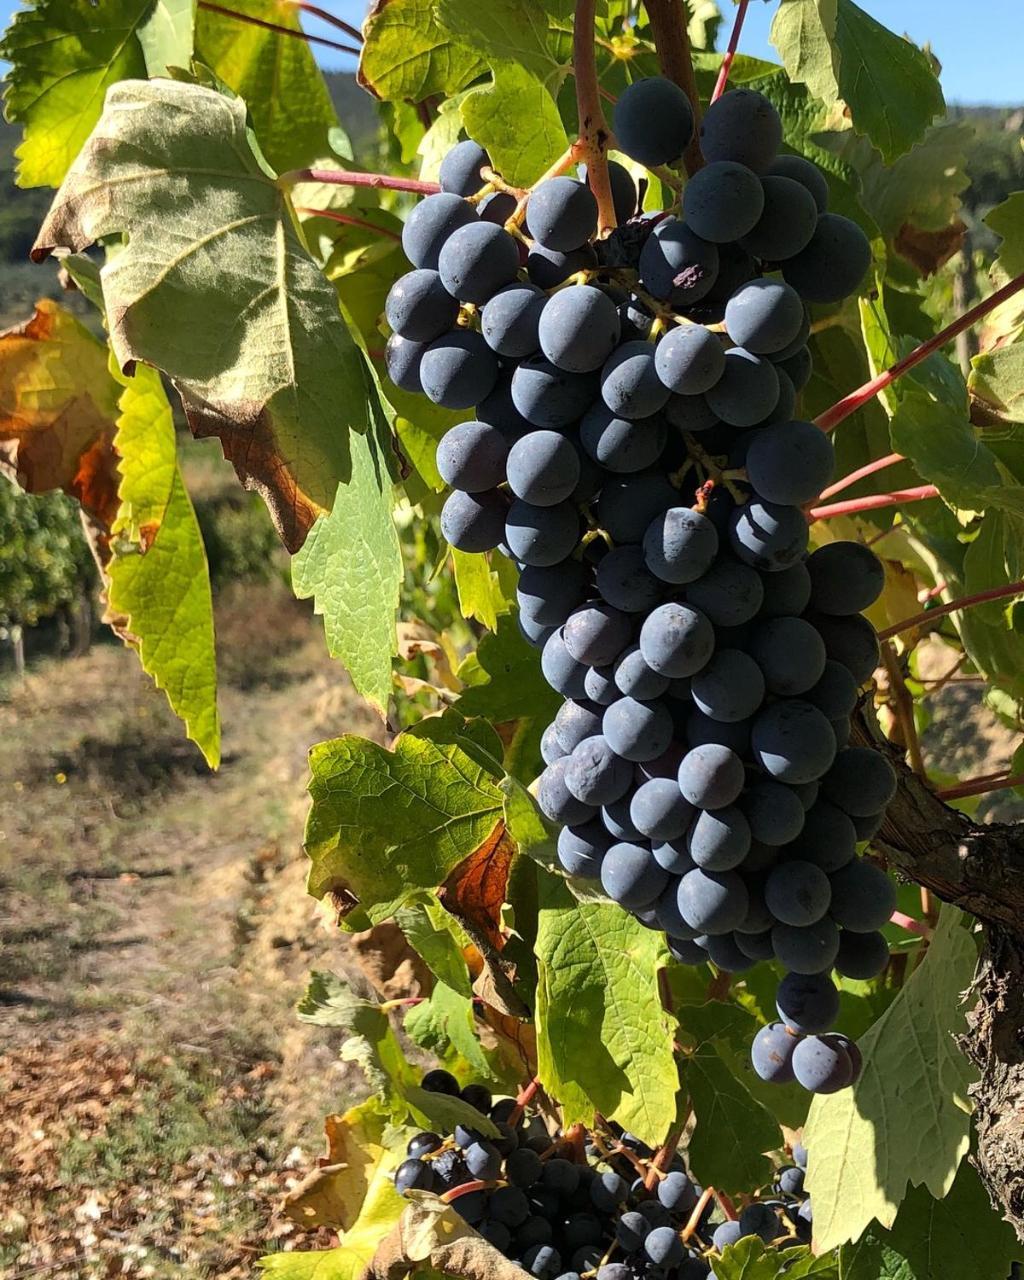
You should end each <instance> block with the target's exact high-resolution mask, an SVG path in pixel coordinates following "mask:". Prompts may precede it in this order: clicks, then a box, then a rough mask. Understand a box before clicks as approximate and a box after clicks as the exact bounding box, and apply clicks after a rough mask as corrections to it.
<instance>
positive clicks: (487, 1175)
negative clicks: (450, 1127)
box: [463, 1141, 501, 1182]
mask: <svg viewBox="0 0 1024 1280" xmlns="http://www.w3.org/2000/svg"><path fill="white" fill-rule="evenodd" d="M463 1158H464V1159H465V1161H466V1168H467V1169H468V1170H469V1172H470V1173H471V1174H472V1175H473V1177H474V1178H479V1179H480V1180H481V1181H482V1182H491V1181H493V1179H495V1178H496V1177H497V1176H498V1174H499V1173H500V1172H501V1154H500V1153H499V1152H498V1151H497V1150H496V1149H495V1147H494V1146H493V1144H492V1143H490V1142H486V1141H483V1142H473V1143H471V1144H470V1145H469V1146H468V1147H467V1148H466V1150H465V1153H464V1157H463Z"/></svg>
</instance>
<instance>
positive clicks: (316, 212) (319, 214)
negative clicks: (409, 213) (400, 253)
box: [295, 204, 402, 243]
mask: <svg viewBox="0 0 1024 1280" xmlns="http://www.w3.org/2000/svg"><path fill="white" fill-rule="evenodd" d="M295 212H296V213H302V214H305V215H306V216H307V217H311V218H328V219H329V220H330V221H331V222H340V223H341V224H342V225H343V226H346V227H365V228H366V230H367V231H372V232H374V233H375V234H376V235H378V236H384V237H385V238H386V239H389V240H397V241H398V242H399V243H401V240H402V237H401V236H400V235H399V234H398V232H397V231H392V230H391V228H390V227H378V226H377V224H376V223H375V222H370V221H369V220H368V219H366V218H354V217H353V216H352V215H351V214H350V213H336V212H335V211H334V210H333V209H310V208H308V207H307V206H306V205H302V204H297V205H296V206H295Z"/></svg>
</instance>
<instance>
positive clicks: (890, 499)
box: [811, 484, 939, 520]
mask: <svg viewBox="0 0 1024 1280" xmlns="http://www.w3.org/2000/svg"><path fill="white" fill-rule="evenodd" d="M938 496H939V491H938V489H936V487H935V486H934V485H933V484H922V485H919V486H918V487H917V488H916V489H894V490H893V491H892V493H872V494H869V495H868V497H866V498H848V499H847V500H846V501H845V502H832V503H826V504H825V506H823V507H812V508H811V519H812V520H828V519H829V518H830V517H831V516H855V515H856V514H857V512H858V511H876V510H878V508H879V507H897V506H899V505H900V504H901V503H904V502H923V501H924V500H925V499H926V498H937V497H938Z"/></svg>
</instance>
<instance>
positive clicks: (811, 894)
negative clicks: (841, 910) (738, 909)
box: [764, 858, 832, 927]
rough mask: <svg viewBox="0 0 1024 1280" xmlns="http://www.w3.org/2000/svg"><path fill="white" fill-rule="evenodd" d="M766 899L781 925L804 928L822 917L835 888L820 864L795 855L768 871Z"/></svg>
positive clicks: (765, 889)
mask: <svg viewBox="0 0 1024 1280" xmlns="http://www.w3.org/2000/svg"><path fill="white" fill-rule="evenodd" d="M764 900H765V903H766V905H767V907H768V910H769V911H770V912H771V913H772V915H773V916H774V917H775V919H776V920H778V921H779V922H780V923H781V924H791V925H799V926H801V927H802V926H805V925H810V924H815V923H816V922H817V921H818V920H821V919H822V917H823V916H824V915H825V913H826V912H827V911H828V909H829V903H830V902H831V901H832V887H831V884H830V883H829V878H828V876H827V875H826V874H825V873H824V871H822V870H821V868H820V867H816V866H815V865H814V863H812V862H804V861H803V860H802V859H799V858H795V859H793V860H791V861H787V862H781V863H779V865H778V866H777V867H775V868H773V870H771V871H770V872H769V873H768V878H767V880H766V881H765V883H764Z"/></svg>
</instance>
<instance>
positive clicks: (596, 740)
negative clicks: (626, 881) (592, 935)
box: [546, 733, 633, 869]
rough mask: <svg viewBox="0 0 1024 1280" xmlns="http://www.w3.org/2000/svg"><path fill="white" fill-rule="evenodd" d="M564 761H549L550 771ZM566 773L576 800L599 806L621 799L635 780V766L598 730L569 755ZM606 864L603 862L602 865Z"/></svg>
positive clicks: (565, 777)
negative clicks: (613, 748) (633, 767)
mask: <svg viewBox="0 0 1024 1280" xmlns="http://www.w3.org/2000/svg"><path fill="white" fill-rule="evenodd" d="M561 763H562V761H561V760H559V761H557V762H556V763H555V764H554V765H549V766H548V771H549V770H551V769H552V768H555V769H557V768H558V766H559V765H560V764H561ZM546 772H547V771H546ZM563 776H564V780H565V786H566V788H567V789H568V791H569V792H570V793H571V794H572V795H574V796H575V797H576V799H577V800H581V801H582V802H583V803H584V804H586V805H593V806H595V807H596V806H598V805H606V804H612V803H614V801H616V800H619V799H621V797H622V796H624V795H625V794H626V792H627V791H628V790H629V788H630V785H631V783H632V781H633V770H632V768H631V767H630V764H629V761H628V760H624V759H623V758H622V757H621V756H620V755H617V754H616V753H615V751H613V750H612V747H611V744H610V743H609V742H608V740H607V738H605V737H604V736H603V735H601V734H598V733H596V734H594V735H593V736H592V737H589V738H584V739H583V741H582V742H581V743H580V744H579V746H577V747H576V749H575V750H574V751H573V752H572V754H571V755H569V756H567V757H566V765H565V772H564V775H563ZM605 860H606V861H607V855H605ZM603 866H604V864H603V863H602V869H603Z"/></svg>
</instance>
